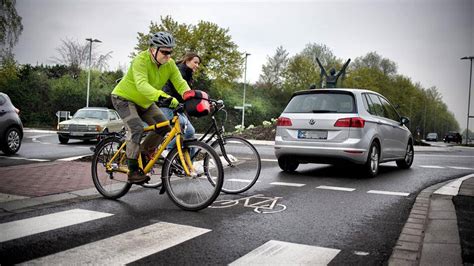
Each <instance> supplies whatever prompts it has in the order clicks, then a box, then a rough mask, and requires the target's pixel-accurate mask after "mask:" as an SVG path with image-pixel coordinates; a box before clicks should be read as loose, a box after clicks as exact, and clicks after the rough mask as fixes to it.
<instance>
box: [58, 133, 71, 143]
mask: <svg viewBox="0 0 474 266" xmlns="http://www.w3.org/2000/svg"><path fill="white" fill-rule="evenodd" d="M58 139H59V142H61V144H67V143H68V141H69V139H68V138H66V137H63V136H61V135H58Z"/></svg>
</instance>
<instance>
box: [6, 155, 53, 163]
mask: <svg viewBox="0 0 474 266" xmlns="http://www.w3.org/2000/svg"><path fill="white" fill-rule="evenodd" d="M0 158H6V159H12V160H27V161H35V162H49V161H50V160H48V159H29V158H25V157H16V156H15V157H13V156H0Z"/></svg>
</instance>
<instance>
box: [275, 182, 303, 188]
mask: <svg viewBox="0 0 474 266" xmlns="http://www.w3.org/2000/svg"><path fill="white" fill-rule="evenodd" d="M270 185H277V186H288V187H303V186H306V184H300V183H287V182H272V183H270Z"/></svg>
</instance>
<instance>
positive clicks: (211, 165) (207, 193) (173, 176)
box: [162, 140, 224, 211]
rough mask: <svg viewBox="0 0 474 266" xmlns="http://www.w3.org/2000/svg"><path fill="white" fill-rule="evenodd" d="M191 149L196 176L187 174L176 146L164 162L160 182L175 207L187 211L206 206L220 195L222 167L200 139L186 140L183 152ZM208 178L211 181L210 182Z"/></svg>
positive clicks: (222, 178)
mask: <svg viewBox="0 0 474 266" xmlns="http://www.w3.org/2000/svg"><path fill="white" fill-rule="evenodd" d="M190 149H194V156H193V158H194V161H193V165H194V167H195V168H196V169H197V171H196V172H195V173H197V175H194V176H187V175H186V174H185V173H184V170H183V168H182V166H181V163H180V160H179V154H178V149H177V148H176V147H175V148H173V150H171V151H170V153H169V154H168V156H167V157H166V159H165V164H164V165H163V173H162V175H163V176H164V179H163V185H164V186H165V189H166V192H167V194H168V196H169V198H170V199H171V201H173V202H174V203H175V204H176V205H177V206H178V207H180V208H181V209H183V210H187V211H199V210H202V209H204V208H207V207H208V206H209V205H211V204H212V203H213V202H214V200H215V199H216V198H217V197H218V196H219V194H220V192H221V188H222V184H223V182H224V170H223V168H222V163H221V161H220V160H219V156H218V155H217V153H216V151H215V150H214V149H212V148H211V147H210V146H209V145H207V144H206V143H204V142H201V141H196V140H194V141H187V142H185V144H184V145H183V151H185V152H187V151H189V150H190ZM208 180H213V183H211V182H209V181H208Z"/></svg>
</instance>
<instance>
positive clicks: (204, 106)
mask: <svg viewBox="0 0 474 266" xmlns="http://www.w3.org/2000/svg"><path fill="white" fill-rule="evenodd" d="M185 98H186V99H185V101H184V108H185V109H186V113H188V115H190V116H194V117H202V116H206V115H208V114H209V113H210V112H211V106H210V104H209V101H208V100H209V96H208V95H207V93H205V92H204V91H200V90H191V91H189V92H186V96H185Z"/></svg>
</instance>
